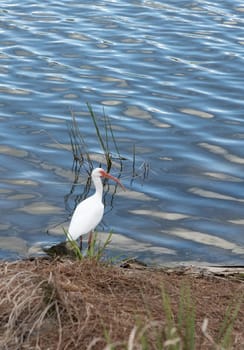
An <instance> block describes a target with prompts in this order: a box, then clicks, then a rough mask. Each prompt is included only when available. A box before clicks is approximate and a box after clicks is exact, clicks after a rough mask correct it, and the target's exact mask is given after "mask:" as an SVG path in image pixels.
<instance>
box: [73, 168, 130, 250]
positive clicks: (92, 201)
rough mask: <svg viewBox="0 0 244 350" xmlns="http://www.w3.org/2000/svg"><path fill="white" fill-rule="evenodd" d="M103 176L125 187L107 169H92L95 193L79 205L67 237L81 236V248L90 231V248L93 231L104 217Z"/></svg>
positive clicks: (76, 237)
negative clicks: (85, 236) (84, 237)
mask: <svg viewBox="0 0 244 350" xmlns="http://www.w3.org/2000/svg"><path fill="white" fill-rule="evenodd" d="M101 177H106V178H109V179H112V180H114V181H115V182H117V183H118V184H119V185H120V186H121V187H122V188H123V189H125V188H124V186H123V185H122V184H121V183H120V181H119V180H118V179H117V178H116V177H114V176H112V175H110V174H108V173H106V171H104V170H103V169H102V168H96V169H94V170H93V171H92V174H91V178H92V181H93V184H94V186H95V193H94V194H93V195H92V196H91V197H89V198H87V199H85V200H84V201H82V202H81V203H79V204H78V205H77V207H76V209H75V211H74V213H73V216H72V218H71V221H70V225H69V229H68V237H67V239H71V240H73V241H76V240H77V239H78V238H80V248H81V249H82V236H83V235H85V234H87V233H89V238H88V248H89V247H90V244H91V241H92V231H93V230H94V229H95V228H96V226H97V225H98V224H99V222H100V221H101V220H102V217H103V213H104V205H103V202H102V195H103V183H102V180H101Z"/></svg>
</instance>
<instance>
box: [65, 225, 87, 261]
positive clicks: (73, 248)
mask: <svg viewBox="0 0 244 350" xmlns="http://www.w3.org/2000/svg"><path fill="white" fill-rule="evenodd" d="M63 231H64V235H65V237H66V239H67V243H68V244H69V245H70V247H69V248H71V251H72V252H73V253H74V254H75V256H76V258H77V259H78V260H82V259H83V254H82V251H81V250H80V247H79V246H78V244H77V242H76V241H74V240H73V239H72V238H71V237H70V235H69V232H68V231H67V230H65V228H64V227H63Z"/></svg>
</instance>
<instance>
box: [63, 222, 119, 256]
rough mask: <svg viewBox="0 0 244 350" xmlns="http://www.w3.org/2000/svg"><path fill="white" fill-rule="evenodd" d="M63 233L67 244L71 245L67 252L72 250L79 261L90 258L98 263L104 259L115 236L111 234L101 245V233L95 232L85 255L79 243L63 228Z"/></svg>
mask: <svg viewBox="0 0 244 350" xmlns="http://www.w3.org/2000/svg"><path fill="white" fill-rule="evenodd" d="M63 231H64V234H65V237H66V239H67V244H69V247H68V249H67V251H69V250H71V251H72V253H74V255H75V257H76V258H77V259H78V260H82V259H84V258H88V259H93V260H96V261H97V262H99V261H101V259H102V258H103V256H104V253H105V250H106V248H107V247H108V245H109V244H110V243H111V241H112V235H113V233H112V232H110V233H109V234H108V236H107V238H106V240H105V242H103V243H101V241H99V240H98V236H99V233H98V232H95V234H93V237H92V241H91V244H90V246H89V247H88V248H87V250H86V252H85V253H84V254H83V253H82V251H81V250H80V247H79V245H78V244H77V242H76V241H74V240H73V239H72V238H71V237H70V235H69V233H68V231H67V230H65V229H64V228H63Z"/></svg>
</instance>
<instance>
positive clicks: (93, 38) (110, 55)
mask: <svg viewBox="0 0 244 350" xmlns="http://www.w3.org/2000/svg"><path fill="white" fill-rule="evenodd" d="M243 13H244V7H243V4H241V3H240V2H239V1H235V0H234V1H233V0H232V1H223V2H217V3H215V4H213V3H212V2H208V1H204V0H203V1H172V0H171V1H169V0H168V1H164V2H160V1H139V0H138V1H136V0H135V1H121V0H117V1H116V0H114V1H92V2H91V1H78V0H74V1H62V2H58V1H54V0H49V1H45V2H43V1H42V2H41V1H34V0H33V1H25V0H23V1H21V2H16V1H4V0H3V1H1V7H0V39H1V41H0V43H1V46H0V63H1V64H0V108H1V114H0V122H1V128H0V140H1V141H0V176H1V187H0V194H1V197H0V210H1V211H0V212H1V220H0V258H2V259H13V258H17V257H23V256H28V255H29V254H30V252H34V253H35V247H42V246H45V245H48V244H53V243H56V242H59V241H60V240H62V239H63V231H62V225H63V224H66V225H67V224H68V222H69V220H70V215H71V214H72V211H73V209H74V207H75V205H76V203H77V201H78V200H79V199H80V198H81V197H80V195H81V193H83V190H84V185H85V183H86V179H87V172H86V170H85V169H84V168H82V169H81V171H80V177H79V185H76V186H73V183H74V181H75V173H74V171H72V165H73V154H72V151H71V148H70V139H69V132H68V130H69V129H68V126H67V122H70V121H71V120H72V114H73V115H75V117H76V120H77V122H78V125H79V127H80V131H81V133H82V135H83V137H84V140H85V143H86V145H87V147H88V149H89V152H90V154H91V155H92V159H93V164H94V166H97V165H99V164H100V162H101V163H102V165H103V164H104V158H103V157H102V150H101V147H100V145H99V142H98V140H97V137H96V132H95V129H94V125H93V123H92V120H91V118H90V117H89V113H88V109H87V106H86V103H87V102H88V103H89V104H90V105H91V106H92V108H93V110H94V112H95V113H96V115H97V116H98V119H99V117H100V116H102V115H103V114H104V113H105V114H106V115H108V116H109V118H110V121H111V124H112V127H113V130H114V135H115V137H116V140H117V144H118V146H119V151H120V153H121V155H122V156H123V157H124V158H126V160H124V161H123V171H122V173H121V174H120V175H121V180H122V182H123V183H124V185H125V186H126V187H127V191H126V192H125V193H121V191H118V192H117V193H116V194H115V195H114V196H112V190H111V189H112V188H111V189H110V190H109V192H108V193H107V195H106V196H107V198H108V199H109V200H107V201H106V215H105V217H104V220H103V223H102V224H101V225H100V226H99V228H98V229H99V230H100V231H104V232H108V231H110V230H111V229H112V230H113V232H114V239H115V241H116V248H117V249H118V251H119V250H120V249H121V252H122V254H125V255H126V254H127V253H128V254H130V255H134V256H137V257H138V258H140V259H144V260H146V261H151V262H155V261H156V262H160V263H170V262H178V263H179V262H183V263H191V262H198V263H205V262H206V263H211V264H233V265H239V264H243V261H244V233H243V227H244V217H243V212H244V211H243V208H244V205H243V204H244V190H243V183H244V180H243V169H244V167H243V166H244V147H243V146H244V140H243V139H244V121H243V109H244V108H243V107H244V102H243V101H244V100H243V92H244V91H243V79H244V74H243V66H244V62H243V61H244V59H243V57H244V56H243V48H244V47H243V45H244V41H243V24H244V16H243ZM99 123H100V125H101V128H102V125H103V122H102V119H101V120H100V119H99ZM102 133H103V135H104V130H102ZM110 141H111V140H110ZM134 147H135V150H136V159H135V162H134V161H133V148H134ZM117 165H118V162H116V161H114V163H113V168H112V173H113V174H114V175H118V174H119V167H118V166H117ZM133 167H134V168H135V170H136V173H137V174H138V177H136V178H134V181H131V180H132V174H133ZM145 167H146V168H147V169H149V176H148V177H147V178H146V179H144V180H143V169H145ZM111 198H112V199H113V200H112V201H111V200H110V199H111ZM47 232H48V233H47ZM123 239H125V241H123ZM126 239H127V240H128V241H126ZM132 240H133V241H132ZM123 242H124V243H123ZM126 242H127V243H126ZM132 242H133V244H132ZM111 249H112V248H111Z"/></svg>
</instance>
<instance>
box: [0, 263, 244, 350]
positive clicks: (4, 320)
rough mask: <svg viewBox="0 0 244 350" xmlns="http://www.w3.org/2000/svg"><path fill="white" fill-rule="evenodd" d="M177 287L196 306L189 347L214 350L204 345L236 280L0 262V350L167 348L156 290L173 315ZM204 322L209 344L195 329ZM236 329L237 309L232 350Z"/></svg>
mask: <svg viewBox="0 0 244 350" xmlns="http://www.w3.org/2000/svg"><path fill="white" fill-rule="evenodd" d="M182 284H187V285H188V286H189V287H190V290H191V295H192V299H193V301H194V304H195V309H196V344H197V345H196V348H197V349H200V348H201V349H203V350H205V349H213V344H211V339H212V338H215V339H216V336H217V333H218V331H219V328H220V324H221V321H222V320H223V318H224V315H225V313H226V309H227V306H228V305H229V304H230V301H231V300H232V299H233V296H234V295H239V296H240V295H241V294H242V293H243V291H244V288H243V284H242V283H241V282H240V281H229V280H227V279H220V278H218V279H217V278H206V277H200V276H198V277H196V276H189V275H184V274H178V273H176V272H172V273H167V272H164V271H159V270H151V269H141V270H138V269H122V268H119V267H111V266H106V265H102V264H101V263H98V262H96V261H94V260H92V259H83V260H82V261H72V260H68V259H65V260H61V259H59V260H58V259H54V260H51V259H50V260H48V259H34V260H32V261H30V260H26V261H19V262H14V263H2V264H0V349H1V350H10V349H11V350H22V349H23V350H24V349H28V350H31V349H39V350H48V349H50V350H54V349H60V350H61V349H62V350H65V349H67V350H68V349H69V350H73V349H77V350H78V349H79V350H83V349H90V350H95V349H96V350H102V349H105V348H106V349H116V350H117V349H129V350H137V349H143V342H144V344H145V346H146V344H147V346H149V347H147V348H146V349H159V347H157V343H158V342H161V343H162V344H163V343H164V345H165V347H164V348H167V349H170V344H169V345H167V343H165V339H164V336H165V325H166V319H165V313H164V311H163V307H162V286H164V289H165V291H166V293H167V294H168V295H169V297H170V300H171V306H172V310H173V313H174V315H175V316H176V314H177V313H178V306H179V298H180V293H181V292H180V290H181V285H182ZM205 317H207V318H208V320H209V328H208V335H209V339H208V337H206V336H204V335H203V333H202V331H201V325H202V322H203V320H204V318H205ZM243 324H244V310H243V308H242V309H241V310H240V312H239V314H238V317H237V319H236V322H235V324H234V330H233V336H234V344H233V349H242V347H241V344H243V343H244V335H243ZM159 334H160V337H159ZM109 343H110V344H114V345H113V347H109V346H108V345H107V344H109ZM148 344H149V345H148ZM162 348H163V347H162Z"/></svg>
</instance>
